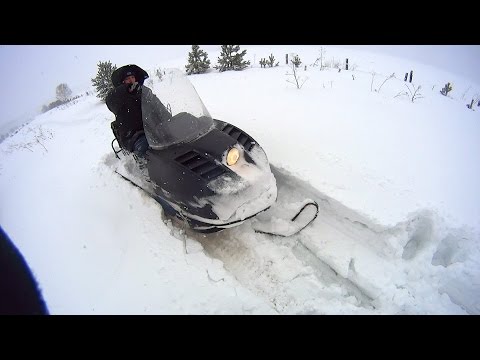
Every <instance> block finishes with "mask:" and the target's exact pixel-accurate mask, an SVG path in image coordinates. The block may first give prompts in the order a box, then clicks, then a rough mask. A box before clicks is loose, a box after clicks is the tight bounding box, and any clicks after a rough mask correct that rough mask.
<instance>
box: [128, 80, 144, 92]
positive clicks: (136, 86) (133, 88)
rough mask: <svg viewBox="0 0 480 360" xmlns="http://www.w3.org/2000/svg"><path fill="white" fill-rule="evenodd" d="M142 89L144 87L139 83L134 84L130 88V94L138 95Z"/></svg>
mask: <svg viewBox="0 0 480 360" xmlns="http://www.w3.org/2000/svg"><path fill="white" fill-rule="evenodd" d="M141 89H142V85H140V83H139V82H138V81H136V82H134V83H133V84H131V85H130V86H129V87H128V92H130V93H132V94H136V93H138V92H139V91H140V90H141Z"/></svg>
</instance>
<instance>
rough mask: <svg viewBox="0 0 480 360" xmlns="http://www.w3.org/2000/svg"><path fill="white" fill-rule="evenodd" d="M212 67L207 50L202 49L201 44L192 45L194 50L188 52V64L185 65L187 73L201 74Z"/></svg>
mask: <svg viewBox="0 0 480 360" xmlns="http://www.w3.org/2000/svg"><path fill="white" fill-rule="evenodd" d="M209 67H210V60H208V55H207V53H206V52H205V51H203V50H200V46H198V45H192V51H191V52H189V53H188V64H187V65H185V68H186V69H187V74H188V75H191V74H201V73H204V72H205V71H207V69H208V68H209Z"/></svg>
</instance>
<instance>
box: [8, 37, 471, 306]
mask: <svg viewBox="0 0 480 360" xmlns="http://www.w3.org/2000/svg"><path fill="white" fill-rule="evenodd" d="M159 48H161V47H159ZM200 48H201V49H205V50H206V51H207V53H208V58H209V59H210V60H211V62H212V66H213V65H214V62H216V60H217V58H218V56H219V55H220V46H200ZM323 48H324V50H325V54H324V60H325V61H330V62H336V61H339V62H340V66H343V65H342V64H343V63H344V61H345V58H348V59H349V69H350V70H348V71H346V70H341V71H340V72H339V71H338V69H332V68H325V69H323V70H320V68H319V67H318V66H315V67H314V66H312V64H313V63H314V62H315V60H316V59H317V58H318V57H319V56H320V46H300V45H299V46H293V45H291V46H279V45H276V46H268V45H262V46H241V47H240V50H243V49H246V50H247V54H246V56H245V60H250V62H251V66H249V67H248V68H247V69H245V70H243V71H226V72H222V73H219V72H218V71H216V70H214V69H211V70H210V71H208V72H207V73H205V74H199V75H191V76H188V79H189V80H190V81H191V82H192V84H193V85H194V86H195V88H196V91H197V93H198V94H199V95H200V97H201V99H202V100H203V103H204V105H205V107H206V109H208V112H209V113H210V114H211V115H212V117H214V118H216V119H220V120H224V121H227V122H229V123H231V124H233V125H235V126H237V127H239V128H240V129H242V130H244V131H245V132H247V133H248V134H249V135H250V136H252V137H253V138H254V139H255V140H256V141H257V142H258V143H259V144H260V145H261V146H262V148H263V149H264V150H265V152H266V154H267V157H268V160H269V162H270V164H271V167H272V172H273V174H274V175H275V178H276V182H277V185H278V188H279V193H278V196H279V201H280V202H281V203H282V204H293V203H296V204H299V203H301V202H302V201H303V200H304V199H305V198H311V199H314V200H315V201H317V202H318V204H319V215H318V217H317V219H316V220H315V221H314V223H312V224H311V225H310V226H308V227H307V228H306V229H305V230H303V231H302V233H301V234H300V235H297V236H293V237H290V238H276V237H271V236H268V235H264V234H258V233H255V232H254V231H253V228H252V224H251V222H248V221H247V222H245V223H244V224H242V225H240V226H238V227H235V228H232V229H227V230H225V231H223V232H221V233H216V234H210V235H201V234H195V233H192V232H191V231H190V230H189V229H187V228H185V226H184V225H183V224H181V223H176V222H172V221H170V220H167V219H166V218H165V216H164V214H163V211H162V209H161V208H160V207H159V206H158V204H157V203H156V202H155V201H153V200H152V199H151V198H150V197H148V196H147V195H146V194H145V193H143V192H142V191H141V190H139V189H138V188H135V187H133V186H132V185H131V184H129V183H126V182H125V181H123V180H122V179H121V178H120V177H118V176H117V175H116V174H114V173H113V170H112V164H111V159H112V149H111V147H110V143H111V141H112V139H113V135H112V133H111V129H110V122H111V121H112V120H113V114H112V113H110V112H109V111H108V109H107V107H106V106H105V104H104V103H101V102H100V101H99V99H98V98H96V97H95V96H94V95H84V96H82V97H80V98H78V99H77V100H75V101H74V102H72V103H69V104H66V105H63V106H61V107H59V108H56V109H53V110H51V111H49V112H47V113H44V114H41V115H38V116H36V117H35V118H34V120H32V121H31V122H29V123H28V124H27V125H25V126H23V127H22V128H20V129H19V130H18V132H16V133H15V134H12V135H11V136H9V137H7V138H6V139H5V140H4V141H3V142H1V143H0V152H1V156H0V198H1V199H2V200H1V203H0V224H1V226H2V227H3V228H4V230H5V231H6V232H7V233H8V234H9V236H10V237H11V238H12V240H13V241H14V243H15V245H16V246H17V247H18V248H19V249H20V250H21V252H22V253H23V255H24V257H25V258H26V260H27V261H28V263H29V264H30V266H31V268H32V270H33V273H34V274H35V276H36V278H37V280H38V282H39V284H40V287H41V289H42V291H43V295H44V297H45V301H46V303H47V306H48V308H49V311H50V312H51V313H52V314H479V313H480V302H479V299H480V276H479V275H480V264H479V261H480V242H479V240H480V235H479V234H480V202H479V201H478V199H480V189H479V187H478V184H480V162H478V161H477V157H478V154H480V143H479V142H478V139H479V135H480V115H479V114H480V111H479V110H480V108H478V107H476V106H475V107H474V111H472V110H470V109H468V108H467V107H466V104H467V103H470V100H471V99H472V97H474V96H477V97H478V94H479V93H480V85H479V84H478V83H477V82H476V80H474V79H473V78H468V77H465V75H464V74H465V71H463V73H462V75H458V74H459V73H460V72H456V71H455V69H454V68H450V69H448V70H447V69H445V68H436V67H434V66H432V65H426V64H425V63H420V62H415V61H413V60H412V59H411V58H399V57H394V56H392V55H386V54H382V53H380V52H367V51H363V50H359V49H356V48H354V47H343V48H342V47H334V46H324V47H323ZM182 49H186V50H185V53H184V54H183V55H181V54H180V52H181V51H179V50H182ZM97 51H98V55H97V56H98V57H101V59H100V58H99V59H97V62H98V61H99V60H101V61H104V60H105V58H108V49H106V50H105V53H104V54H102V50H101V49H97ZM188 51H189V50H188V47H183V48H175V49H174V51H173V50H172V52H171V56H170V57H168V56H167V53H168V52H167V50H165V49H163V51H162V49H158V52H159V53H161V54H162V57H161V60H158V63H155V61H154V60H153V59H155V57H154V56H150V55H151V53H152V49H151V48H148V50H145V54H143V55H142V47H138V48H136V51H135V54H136V56H135V58H129V59H126V60H127V61H125V64H127V63H136V64H138V65H139V66H141V67H144V68H145V69H146V70H147V71H148V72H149V74H150V78H151V79H153V81H154V83H153V86H152V88H153V89H154V90H156V89H157V88H158V89H161V87H162V86H163V84H162V83H160V82H159V80H158V78H156V76H155V75H154V72H153V69H154V68H157V67H161V68H162V69H164V68H168V67H177V68H179V69H181V70H184V66H185V64H186V61H187V54H188ZM379 51H381V49H380V50H379ZM271 53H273V54H274V56H275V58H276V59H277V60H278V61H279V62H280V66H278V67H274V68H266V69H264V68H260V65H259V64H258V60H259V59H260V58H262V57H266V58H268V56H269V55H270V54H271ZM287 53H296V54H298V55H299V57H300V58H301V61H302V64H301V65H300V67H299V68H298V69H297V70H298V75H299V76H301V77H303V78H306V79H307V80H306V82H305V83H304V85H303V86H302V88H301V89H297V88H296V86H295V85H293V84H291V83H289V82H287V80H291V79H292V77H291V76H289V75H287V73H291V72H292V71H291V69H290V68H289V67H288V66H287V65H285V54H287ZM158 59H159V58H158ZM253 59H256V63H254V61H253ZM114 62H116V63H117V65H119V66H120V65H122V64H121V63H120V62H118V61H114ZM305 65H306V66H307V67H306V70H305ZM79 66H80V64H79V63H78V62H77V61H75V62H72V64H71V67H72V69H71V70H70V71H75V69H76V68H77V67H79ZM342 69H343V68H342ZM352 69H353V70H352ZM91 70H92V71H91V72H92V73H91V74H90V75H89V77H87V80H86V81H85V84H68V85H69V86H70V87H71V88H72V89H74V88H75V89H79V90H78V93H83V94H84V93H85V91H87V90H91V88H90V87H89V85H86V84H88V80H89V78H93V77H94V76H95V74H96V69H95V68H92V69H91ZM410 70H413V82H412V84H410V83H408V82H407V83H405V82H404V81H403V78H404V75H405V73H406V72H408V73H410ZM38 71H40V70H38ZM373 72H374V74H375V75H373V74H372V73H373ZM393 73H395V77H393V78H391V79H389V80H387V81H386V82H385V83H383V82H384V81H385V80H386V79H387V78H388V77H390V75H392V74H393ZM352 75H353V76H352ZM447 82H450V83H452V84H453V91H451V92H450V93H449V94H448V96H447V97H445V96H442V95H441V94H440V93H439V91H440V89H441V88H442V87H443V86H444V85H445V84H446V83H447ZM67 83H68V82H67ZM382 83H383V85H382ZM419 85H421V88H420V89H419V92H420V93H421V95H422V96H423V97H422V98H419V99H416V100H415V101H413V102H412V101H411V96H410V98H409V97H407V96H406V95H399V94H401V93H402V92H407V93H408V92H409V91H410V90H412V86H415V87H417V86H419ZM82 86H83V88H82ZM407 86H410V90H409V89H407ZM380 87H381V88H380ZM397 95H398V96H397ZM160 98H161V97H160ZM161 99H162V98H161ZM8 105H9V104H8V103H3V104H2V106H4V107H7V106H8ZM201 110H202V111H203V112H204V109H201ZM290 210H291V209H289V208H288V206H285V211H290ZM253 221H255V220H252V222H253Z"/></svg>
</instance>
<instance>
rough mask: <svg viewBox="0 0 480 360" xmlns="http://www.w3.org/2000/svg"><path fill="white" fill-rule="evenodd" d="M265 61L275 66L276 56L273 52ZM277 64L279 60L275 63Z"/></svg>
mask: <svg viewBox="0 0 480 360" xmlns="http://www.w3.org/2000/svg"><path fill="white" fill-rule="evenodd" d="M265 63H266V64H267V65H268V66H270V67H273V66H274V65H273V64H275V56H273V54H270V56H269V57H268V60H266V61H265ZM275 66H278V61H277V63H276V64H275Z"/></svg>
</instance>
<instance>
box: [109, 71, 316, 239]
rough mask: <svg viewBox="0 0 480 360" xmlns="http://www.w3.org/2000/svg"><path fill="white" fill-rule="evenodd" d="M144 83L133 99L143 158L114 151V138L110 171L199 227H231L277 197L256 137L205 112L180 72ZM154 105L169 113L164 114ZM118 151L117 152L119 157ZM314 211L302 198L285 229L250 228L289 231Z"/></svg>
mask: <svg viewBox="0 0 480 360" xmlns="http://www.w3.org/2000/svg"><path fill="white" fill-rule="evenodd" d="M130 69H131V68H130ZM139 69H140V68H139ZM140 70H141V69H140ZM121 71H122V68H119V69H117V70H116V72H114V74H113V75H112V79H114V78H119V75H118V74H119V72H121ZM142 74H144V76H145V78H147V77H148V75H147V73H146V72H143V73H142ZM150 84H151V86H150V87H148V88H146V87H145V86H144V87H143V90H142V98H141V99H142V100H141V101H142V117H143V120H144V132H145V135H146V137H147V140H148V143H149V149H148V150H147V154H146V161H143V160H142V159H139V158H138V157H136V156H134V155H132V154H131V153H128V152H127V151H125V149H122V148H121V147H120V149H116V148H115V146H114V143H115V141H117V144H118V146H117V148H118V147H119V142H118V139H117V138H115V139H114V140H113V141H112V149H113V151H114V152H115V155H116V157H117V158H118V159H119V160H120V161H118V164H117V168H116V170H115V171H116V173H117V174H119V175H120V176H122V178H124V179H125V180H127V181H129V182H130V183H132V184H133V185H135V186H137V187H139V188H140V189H142V190H143V191H145V192H146V193H148V194H149V195H150V196H151V197H152V198H154V199H155V200H156V201H157V202H158V203H159V204H160V205H161V206H162V207H163V209H164V212H165V214H166V215H168V216H175V217H177V218H179V219H181V220H183V221H185V222H186V223H187V224H188V226H189V227H190V228H191V229H193V230H195V231H198V232H202V233H210V232H217V231H220V230H223V229H226V228H230V227H234V226H238V225H240V224H242V223H243V222H245V221H246V220H248V219H250V218H253V217H255V216H256V215H257V214H259V213H262V212H265V211H266V210H268V209H270V208H271V207H272V206H273V205H274V204H275V202H276V199H277V185H276V180H275V177H274V175H273V173H272V172H271V169H270V164H269V161H268V159H267V156H266V154H265V151H264V150H263V148H262V147H261V146H260V145H259V144H258V142H256V141H255V139H254V138H252V137H251V136H250V135H249V134H247V133H246V132H245V131H243V130H242V129H240V128H238V127H236V126H234V125H233V124H230V123H228V122H226V121H222V120H218V119H214V118H212V117H211V116H210V114H209V112H208V110H207V109H206V107H205V105H204V104H203V102H202V100H201V99H200V97H199V96H198V93H197V91H196V90H195V88H194V87H193V85H192V84H191V82H190V81H189V80H188V78H187V76H186V75H185V74H183V73H182V72H181V71H180V70H178V69H171V70H168V72H166V73H165V76H164V77H163V79H162V81H161V82H158V83H153V82H151V83H150ZM160 99H161V102H160ZM162 106H163V107H164V108H163V109H165V107H166V108H167V109H168V112H169V114H170V116H168V117H165V116H164V113H165V112H164V111H160V109H159V107H162ZM112 129H113V128H112ZM119 153H123V154H124V155H125V156H124V157H123V159H120V157H119V156H118V154H119ZM132 159H133V160H132ZM142 170H143V171H142ZM306 209H308V210H309V211H305V210H306ZM317 213H318V205H317V204H316V202H314V201H311V200H309V201H306V202H305V203H304V204H303V207H302V208H301V209H300V211H298V212H297V213H296V214H295V216H293V217H292V218H291V219H288V220H287V221H286V222H287V223H288V224H289V226H288V228H285V227H284V228H283V229H281V230H280V231H275V227H272V226H271V224H270V225H269V224H266V223H265V221H264V222H256V224H257V225H256V227H257V228H256V230H257V231H258V232H263V233H267V234H272V235H280V236H289V235H292V234H294V233H296V232H298V231H300V230H301V229H303V228H304V227H306V226H307V225H308V224H309V223H310V222H311V221H313V220H314V219H315V217H316V216H317Z"/></svg>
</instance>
